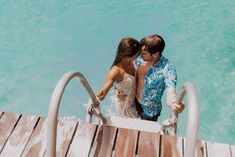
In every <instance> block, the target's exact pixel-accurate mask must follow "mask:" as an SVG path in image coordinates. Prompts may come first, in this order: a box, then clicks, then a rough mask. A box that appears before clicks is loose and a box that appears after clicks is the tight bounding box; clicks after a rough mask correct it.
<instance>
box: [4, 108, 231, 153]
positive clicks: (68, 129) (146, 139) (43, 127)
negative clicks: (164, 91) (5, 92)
mask: <svg viewBox="0 0 235 157" xmlns="http://www.w3.org/2000/svg"><path fill="white" fill-rule="evenodd" d="M0 115H2V116H0V157H12V156H14V157H18V156H22V157H43V156H46V138H47V135H46V132H47V118H44V117H37V116H25V115H19V114H14V113H8V112H0ZM57 128H58V132H57V147H56V150H57V152H56V156H57V157H65V156H67V157H87V156H89V157H111V156H115V157H134V156H138V157H184V152H185V144H186V139H184V138H181V137H173V136H163V135H159V134H158V133H151V132H144V131H137V130H132V129H123V128H116V127H107V126H97V125H95V124H87V123H81V124H78V122H77V121H73V120H65V119H60V120H58V124H57ZM217 156H219V157H235V146H234V145H228V144H221V143H214V142H206V141H200V140H198V141H197V143H196V150H195V157H217Z"/></svg>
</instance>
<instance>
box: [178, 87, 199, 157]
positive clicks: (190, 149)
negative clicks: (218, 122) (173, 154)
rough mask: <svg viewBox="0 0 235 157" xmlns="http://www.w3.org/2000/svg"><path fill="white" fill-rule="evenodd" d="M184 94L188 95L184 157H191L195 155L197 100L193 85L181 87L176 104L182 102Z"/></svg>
mask: <svg viewBox="0 0 235 157" xmlns="http://www.w3.org/2000/svg"><path fill="white" fill-rule="evenodd" d="M186 93H187V95H188V119H187V129H186V144H185V157H193V156H194V154H195V148H196V140H197V133H198V98H197V94H196V90H195V88H194V87H193V85H192V84H191V83H185V84H183V85H182V87H181V89H180V91H179V94H178V96H177V103H178V104H179V103H180V102H181V101H182V100H183V98H184V96H185V94H186ZM176 117H177V115H176Z"/></svg>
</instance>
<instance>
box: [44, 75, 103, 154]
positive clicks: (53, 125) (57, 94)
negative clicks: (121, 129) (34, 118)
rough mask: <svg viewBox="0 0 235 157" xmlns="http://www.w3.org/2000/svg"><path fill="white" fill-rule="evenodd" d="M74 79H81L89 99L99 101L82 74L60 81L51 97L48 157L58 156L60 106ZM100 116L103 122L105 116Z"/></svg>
mask: <svg viewBox="0 0 235 157" xmlns="http://www.w3.org/2000/svg"><path fill="white" fill-rule="evenodd" d="M74 77H77V78H79V79H80V82H81V83H82V85H83V86H84V87H85V89H86V91H87V93H88V95H89V97H90V98H91V101H92V103H94V102H97V101H98V100H97V98H96V96H95V94H94V93H93V91H92V89H91V87H90V85H89V84H88V82H87V80H86V78H85V77H84V76H83V75H82V74H81V73H80V72H74V71H70V72H68V73H66V74H65V75H64V76H63V77H62V78H61V79H60V80H59V82H58V83H57V85H56V87H55V89H54V91H53V94H52V96H51V100H50V104H49V109H48V130H47V156H48V157H55V156H56V137H57V118H58V111H59V106H60V102H61V98H62V96H63V93H64V90H65V87H66V86H67V84H68V83H69V81H70V80H71V79H72V78H74ZM91 109H92V108H91ZM98 116H101V119H102V120H103V116H102V115H101V113H100V112H99V115H98ZM88 120H89V121H91V116H90V118H88ZM103 123H104V122H103Z"/></svg>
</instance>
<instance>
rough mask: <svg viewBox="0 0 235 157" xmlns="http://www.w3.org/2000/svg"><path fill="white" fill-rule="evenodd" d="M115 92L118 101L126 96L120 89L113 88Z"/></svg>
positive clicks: (123, 99)
mask: <svg viewBox="0 0 235 157" xmlns="http://www.w3.org/2000/svg"><path fill="white" fill-rule="evenodd" d="M115 94H116V95H117V98H118V100H119V101H125V100H126V97H127V95H126V94H124V93H123V92H122V91H121V90H120V89H117V88H116V89H115Z"/></svg>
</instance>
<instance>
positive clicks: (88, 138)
mask: <svg viewBox="0 0 235 157" xmlns="http://www.w3.org/2000/svg"><path fill="white" fill-rule="evenodd" d="M96 128H97V126H96V125H94V124H89V123H83V124H79V125H78V127H77V130H76V133H75V135H74V138H73V141H72V143H71V145H70V147H69V151H68V154H67V157H77V156H80V157H87V156H88V155H89V151H90V148H91V145H92V141H93V138H94V136H95V132H96Z"/></svg>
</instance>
